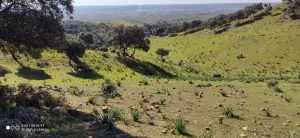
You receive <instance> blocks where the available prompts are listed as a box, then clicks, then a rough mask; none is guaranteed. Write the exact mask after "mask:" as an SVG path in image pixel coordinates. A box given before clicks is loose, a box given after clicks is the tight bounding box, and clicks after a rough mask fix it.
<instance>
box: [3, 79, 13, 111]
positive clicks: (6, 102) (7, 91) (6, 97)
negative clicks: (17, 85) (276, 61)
mask: <svg viewBox="0 0 300 138" xmlns="http://www.w3.org/2000/svg"><path fill="white" fill-rule="evenodd" d="M14 91H15V90H14V88H11V87H9V86H7V85H6V86H2V85H0V113H1V112H3V111H6V110H7V109H8V108H9V106H10V104H12V103H13V101H14V99H13V92H14Z"/></svg>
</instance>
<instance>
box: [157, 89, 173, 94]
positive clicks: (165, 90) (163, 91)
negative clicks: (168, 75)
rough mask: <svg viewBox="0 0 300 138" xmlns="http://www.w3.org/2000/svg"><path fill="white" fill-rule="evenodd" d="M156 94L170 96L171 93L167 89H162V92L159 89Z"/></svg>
mask: <svg viewBox="0 0 300 138" xmlns="http://www.w3.org/2000/svg"><path fill="white" fill-rule="evenodd" d="M156 94H168V95H169V94H170V92H169V90H167V89H162V90H159V89H157V90H156Z"/></svg>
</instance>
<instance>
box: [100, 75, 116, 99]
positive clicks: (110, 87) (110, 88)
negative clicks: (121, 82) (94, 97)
mask: <svg viewBox="0 0 300 138" xmlns="http://www.w3.org/2000/svg"><path fill="white" fill-rule="evenodd" d="M102 93H103V95H104V96H105V97H109V98H115V97H118V96H120V95H119V93H118V92H117V87H116V85H115V84H114V83H113V82H111V81H110V80H108V79H106V80H105V82H104V83H102Z"/></svg>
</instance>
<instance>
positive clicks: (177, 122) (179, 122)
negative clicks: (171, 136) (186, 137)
mask: <svg viewBox="0 0 300 138" xmlns="http://www.w3.org/2000/svg"><path fill="white" fill-rule="evenodd" d="M172 123H173V128H174V129H175V130H176V131H177V132H178V133H179V134H185V133H186V126H187V121H186V120H185V119H184V118H183V117H182V116H179V117H177V118H176V119H174V120H172Z"/></svg>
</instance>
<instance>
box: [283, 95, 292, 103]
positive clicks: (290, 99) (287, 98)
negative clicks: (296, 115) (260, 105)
mask: <svg viewBox="0 0 300 138" xmlns="http://www.w3.org/2000/svg"><path fill="white" fill-rule="evenodd" d="M283 99H284V100H285V101H287V102H288V103H290V102H292V98H291V97H288V96H283Z"/></svg>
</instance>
